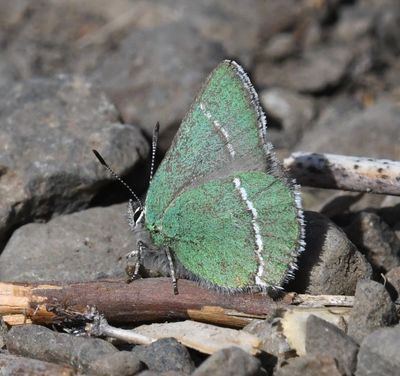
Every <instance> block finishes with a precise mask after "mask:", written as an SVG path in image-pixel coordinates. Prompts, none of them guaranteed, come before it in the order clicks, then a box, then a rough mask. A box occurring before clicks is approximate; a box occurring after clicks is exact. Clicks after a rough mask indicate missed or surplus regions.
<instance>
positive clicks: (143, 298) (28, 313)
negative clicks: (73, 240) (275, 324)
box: [0, 278, 352, 328]
mask: <svg viewBox="0 0 400 376" xmlns="http://www.w3.org/2000/svg"><path fill="white" fill-rule="evenodd" d="M178 289H179V294H178V295H175V294H174V292H173V288H172V285H171V280H170V279H169V278H146V279H141V280H137V281H134V282H132V283H131V284H126V283H125V282H124V281H110V280H108V281H98V282H82V283H69V284H67V283H52V284H50V283H48V284H23V283H4V282H3V283H0V315H1V316H3V319H4V320H5V321H6V322H7V323H8V324H9V325H19V324H23V323H36V324H65V323H70V324H74V323H79V321H81V323H83V322H84V321H85V320H86V318H87V315H88V312H89V311H90V308H91V307H92V308H96V309H97V310H98V312H100V313H101V314H102V315H104V317H105V318H106V319H107V321H108V322H110V323H113V324H118V323H130V324H134V323H144V322H161V321H171V320H187V319H190V320H195V321H203V322H208V323H214V324H221V325H225V326H230V327H237V328H240V327H243V326H245V325H247V324H248V323H249V322H250V321H251V320H252V319H255V318H259V319H263V318H266V317H267V316H268V315H270V314H271V313H274V312H276V309H278V308H279V309H280V310H284V309H293V308H297V307H304V308H302V309H303V310H304V309H305V308H307V309H310V308H318V307H348V308H351V306H352V297H346V296H334V295H319V296H313V295H299V294H295V293H286V294H284V295H283V296H282V297H281V299H280V300H273V299H272V298H270V297H269V296H267V295H265V294H261V293H257V294H255V293H252V294H250V293H248V294H245V293H243V294H235V295H228V294H222V293H218V292H217V291H214V290H209V289H205V288H202V287H200V286H199V285H198V284H196V283H195V282H192V281H187V280H179V281H178ZM88 308H89V309H88Z"/></svg>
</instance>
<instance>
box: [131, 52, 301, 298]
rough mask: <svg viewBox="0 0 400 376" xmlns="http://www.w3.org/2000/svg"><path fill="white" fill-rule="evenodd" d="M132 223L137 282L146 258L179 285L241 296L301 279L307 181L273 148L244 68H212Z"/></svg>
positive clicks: (227, 64)
mask: <svg viewBox="0 0 400 376" xmlns="http://www.w3.org/2000/svg"><path fill="white" fill-rule="evenodd" d="M153 144H154V143H153ZM153 146H154V145H153ZM153 150H154V149H153ZM128 220H129V224H130V226H131V229H132V230H133V231H134V233H135V235H136V239H137V247H136V250H135V251H134V252H132V253H131V255H130V256H131V257H132V258H133V259H134V260H135V263H134V267H133V268H131V270H130V275H131V277H132V279H134V278H135V277H136V275H137V274H138V271H139V266H140V264H141V263H142V262H144V260H147V261H148V260H151V261H150V263H153V265H154V266H155V267H156V269H158V270H161V271H162V273H163V274H165V275H171V276H172V279H173V282H174V288H175V291H176V278H188V279H192V280H196V281H199V282H200V283H201V284H202V285H204V286H207V287H211V288H217V289H219V290H222V291H226V292H239V291H260V290H261V291H266V290H269V289H281V286H282V285H283V284H284V283H285V282H286V281H288V280H289V279H290V278H291V277H293V273H294V271H295V269H296V259H297V257H298V255H299V254H300V252H301V251H302V250H303V249H304V221H303V212H302V208H301V200H300V194H299V187H298V186H297V185H296V184H295V182H294V180H292V179H290V177H288V176H287V173H286V172H285V171H284V169H283V167H282V165H281V163H280V162H279V161H278V160H277V158H276V157H275V155H274V153H273V150H272V145H271V144H270V143H269V142H268V140H267V125H266V118H265V115H264V113H263V111H262V109H261V106H260V104H259V100H258V96H257V93H256V91H255V89H254V88H253V85H252V84H251V82H250V79H249V78H248V76H247V74H246V73H245V72H244V70H243V68H242V67H241V66H240V65H239V64H237V63H236V62H234V61H231V60H225V61H223V62H222V63H220V64H219V65H218V66H217V67H216V68H215V69H214V70H213V71H212V72H211V74H210V75H209V77H208V78H207V80H206V82H205V83H204V85H203V86H202V88H201V90H200V92H199V94H198V95H197V96H196V98H195V100H194V102H193V103H192V105H191V107H190V109H189V111H188V113H187V114H186V116H185V117H184V119H183V121H182V124H181V126H180V128H179V130H178V132H177V134H176V135H175V138H174V140H173V142H172V145H171V147H170V149H169V150H168V152H167V153H166V155H165V157H164V159H163V161H162V162H161V164H160V166H159V168H158V169H157V172H156V173H155V175H154V178H153V179H152V180H151V182H150V185H149V189H148V192H147V196H146V200H145V204H144V205H141V204H140V205H139V206H138V207H137V208H135V207H134V203H133V201H130V203H129V205H128Z"/></svg>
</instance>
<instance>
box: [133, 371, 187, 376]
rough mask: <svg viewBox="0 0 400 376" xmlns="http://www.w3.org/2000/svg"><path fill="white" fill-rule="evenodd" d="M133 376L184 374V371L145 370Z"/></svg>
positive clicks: (176, 375) (182, 375) (177, 375)
mask: <svg viewBox="0 0 400 376" xmlns="http://www.w3.org/2000/svg"><path fill="white" fill-rule="evenodd" d="M135 376H185V373H182V372H177V371H166V372H155V371H150V370H145V371H142V372H140V373H138V374H137V375H135Z"/></svg>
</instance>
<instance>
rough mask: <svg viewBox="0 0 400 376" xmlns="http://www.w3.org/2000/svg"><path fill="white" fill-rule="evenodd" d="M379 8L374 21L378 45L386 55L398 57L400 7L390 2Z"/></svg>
mask: <svg viewBox="0 0 400 376" xmlns="http://www.w3.org/2000/svg"><path fill="white" fill-rule="evenodd" d="M375 6H376V4H375ZM377 8H378V9H377V10H376V17H375V19H374V21H375V25H374V26H375V32H376V37H377V44H378V46H379V47H380V50H381V51H382V50H383V51H382V53H383V54H384V55H389V54H390V55H392V56H397V55H398V53H399V52H400V37H399V34H400V5H399V3H398V2H397V1H396V0H390V1H387V2H386V4H383V6H380V7H377ZM383 57H384V58H385V57H386V56H383Z"/></svg>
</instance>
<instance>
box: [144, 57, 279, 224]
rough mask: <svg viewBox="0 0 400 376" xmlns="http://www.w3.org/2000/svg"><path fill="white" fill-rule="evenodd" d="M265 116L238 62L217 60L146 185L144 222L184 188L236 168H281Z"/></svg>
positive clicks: (159, 213) (155, 216)
mask: <svg viewBox="0 0 400 376" xmlns="http://www.w3.org/2000/svg"><path fill="white" fill-rule="evenodd" d="M265 132H266V125H265V118H264V114H263V112H262V110H261V108H260V106H259V104H258V99H257V94H256V93H255V91H254V89H253V88H252V86H251V83H250V81H249V79H248V77H247V76H246V74H245V73H244V72H243V70H242V68H241V67H240V66H239V65H238V64H236V63H234V62H232V61H224V62H222V63H221V64H220V65H219V66H218V67H217V68H216V69H215V70H214V71H213V72H212V73H211V74H210V76H209V77H208V79H207V81H206V83H205V84H204V86H203V87H202V89H201V91H200V93H199V95H198V96H197V97H196V99H195V101H194V103H193V104H192V106H191V108H190V110H189V112H188V113H187V114H186V116H185V118H184V120H183V122H182V124H181V126H180V128H179V131H178V132H177V134H176V136H175V138H174V141H173V143H172V145H171V147H170V149H169V150H168V152H167V154H166V156H165V158H164V160H163V161H162V163H161V165H160V166H159V168H158V170H157V173H156V175H155V176H154V179H153V181H152V183H151V186H150V188H149V191H148V195H147V200H146V207H147V209H148V210H147V216H148V220H149V222H152V221H153V219H156V218H159V217H160V216H162V215H163V213H164V211H165V209H166V208H167V206H168V205H169V204H170V203H171V201H172V200H173V199H174V198H175V197H176V196H177V195H179V194H180V193H181V192H182V191H183V190H185V189H188V188H189V187H192V186H195V185H199V184H202V183H204V182H205V181H209V180H212V179H215V178H218V177H223V176H227V175H230V174H231V173H232V172H235V171H249V170H260V171H271V172H272V173H276V174H281V171H280V170H279V166H277V163H276V161H275V160H274V158H273V156H272V154H271V153H270V151H269V147H270V146H269V144H268V143H267V142H266V140H265Z"/></svg>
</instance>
